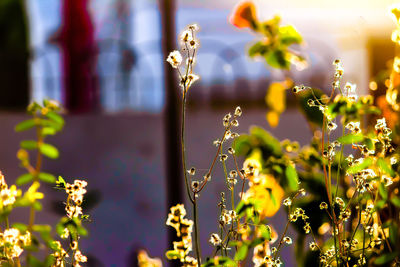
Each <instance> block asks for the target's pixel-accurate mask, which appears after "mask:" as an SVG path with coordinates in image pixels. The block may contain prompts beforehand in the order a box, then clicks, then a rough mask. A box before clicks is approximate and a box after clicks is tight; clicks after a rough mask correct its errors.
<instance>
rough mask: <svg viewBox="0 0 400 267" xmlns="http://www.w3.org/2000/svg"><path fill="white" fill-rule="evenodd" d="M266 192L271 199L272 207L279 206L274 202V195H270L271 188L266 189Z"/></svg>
mask: <svg viewBox="0 0 400 267" xmlns="http://www.w3.org/2000/svg"><path fill="white" fill-rule="evenodd" d="M267 192H268V193H269V196H270V198H271V201H272V205H274V206H277V205H279V203H278V202H277V201H276V198H275V196H274V194H272V190H271V188H267Z"/></svg>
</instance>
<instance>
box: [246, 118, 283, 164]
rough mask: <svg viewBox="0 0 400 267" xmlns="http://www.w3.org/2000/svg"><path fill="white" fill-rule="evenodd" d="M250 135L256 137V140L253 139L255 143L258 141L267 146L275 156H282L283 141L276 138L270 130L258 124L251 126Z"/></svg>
mask: <svg viewBox="0 0 400 267" xmlns="http://www.w3.org/2000/svg"><path fill="white" fill-rule="evenodd" d="M250 136H251V137H253V138H256V140H252V142H253V141H254V142H253V143H255V144H254V145H257V143H259V144H261V145H262V146H265V148H266V149H268V150H269V151H271V152H272V154H274V156H278V157H279V156H282V154H283V153H282V148H281V143H280V142H279V141H278V139H276V138H275V137H273V136H272V134H270V133H269V132H267V131H266V130H264V129H263V128H261V127H257V126H252V127H251V128H250Z"/></svg>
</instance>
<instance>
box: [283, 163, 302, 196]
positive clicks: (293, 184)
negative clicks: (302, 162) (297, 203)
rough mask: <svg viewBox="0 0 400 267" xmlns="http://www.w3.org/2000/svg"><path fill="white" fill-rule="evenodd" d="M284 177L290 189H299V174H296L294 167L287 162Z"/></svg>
mask: <svg viewBox="0 0 400 267" xmlns="http://www.w3.org/2000/svg"><path fill="white" fill-rule="evenodd" d="M285 175H286V179H287V182H288V185H289V188H290V190H292V191H296V190H298V189H299V176H298V175H297V171H296V169H295V168H294V167H293V166H292V165H291V164H289V165H288V166H287V167H286V170H285Z"/></svg>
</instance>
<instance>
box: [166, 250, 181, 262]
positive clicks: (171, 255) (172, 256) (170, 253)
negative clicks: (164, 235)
mask: <svg viewBox="0 0 400 267" xmlns="http://www.w3.org/2000/svg"><path fill="white" fill-rule="evenodd" d="M165 256H166V257H167V259H169V260H176V259H180V258H181V254H180V253H179V252H178V251H176V250H168V251H167V252H165Z"/></svg>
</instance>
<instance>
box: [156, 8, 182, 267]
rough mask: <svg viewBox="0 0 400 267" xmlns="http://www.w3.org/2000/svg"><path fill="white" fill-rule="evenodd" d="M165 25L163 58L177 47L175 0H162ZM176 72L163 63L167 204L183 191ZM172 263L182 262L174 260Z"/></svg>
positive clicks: (172, 236)
mask: <svg viewBox="0 0 400 267" xmlns="http://www.w3.org/2000/svg"><path fill="white" fill-rule="evenodd" d="M159 5H160V13H161V27H162V51H163V58H164V59H165V58H167V56H168V54H169V52H171V51H173V50H175V49H176V42H175V1H174V0H159ZM176 75H177V74H176V73H175V72H174V69H172V68H171V66H169V64H167V63H164V77H165V101H166V102H165V110H164V116H165V117H164V123H165V135H166V139H165V142H166V147H165V157H166V172H167V183H166V184H167V207H168V208H169V207H171V206H173V205H176V204H178V203H183V200H184V198H183V194H182V188H183V187H182V185H183V179H182V163H181V162H182V160H181V153H180V144H181V142H180V141H181V140H180V135H179V132H180V131H179V130H180V126H179V125H180V124H179V107H180V104H179V103H180V98H179V89H178V87H177V76H176ZM168 230H169V232H168V239H169V240H168V241H169V246H171V245H172V241H173V240H175V239H176V233H175V231H174V230H173V229H172V228H171V227H170V228H169V229H168ZM171 266H179V264H178V263H171Z"/></svg>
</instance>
